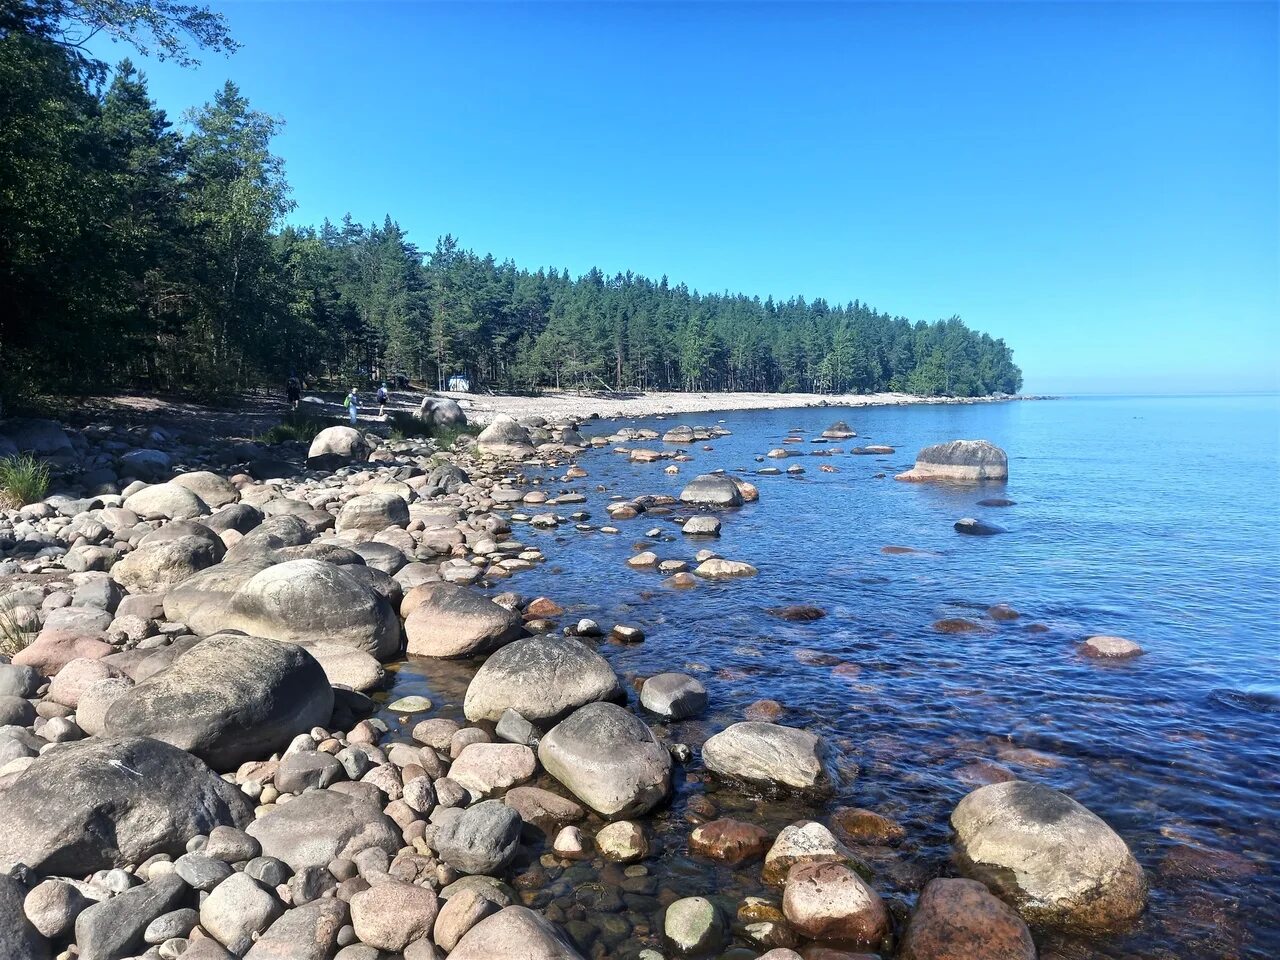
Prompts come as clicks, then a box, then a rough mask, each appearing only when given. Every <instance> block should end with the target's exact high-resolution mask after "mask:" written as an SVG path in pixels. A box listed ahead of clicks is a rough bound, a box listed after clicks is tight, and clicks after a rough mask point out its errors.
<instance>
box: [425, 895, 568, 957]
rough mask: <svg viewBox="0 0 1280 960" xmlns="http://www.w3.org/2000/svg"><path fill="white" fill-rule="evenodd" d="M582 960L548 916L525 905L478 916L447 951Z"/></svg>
mask: <svg viewBox="0 0 1280 960" xmlns="http://www.w3.org/2000/svg"><path fill="white" fill-rule="evenodd" d="M504 957H518V958H519V960H583V958H582V954H580V953H579V952H578V951H577V949H576V948H575V947H574V946H573V944H572V943H571V942H570V940H569V938H568V937H566V936H565V935H564V933H562V932H561V931H560V930H559V929H558V928H557V927H556V926H555V925H554V924H553V923H552V922H551V921H550V920H548V919H546V918H545V917H544V916H542V914H540V913H537V912H535V911H533V910H530V909H529V908H528V907H506V908H505V909H503V910H499V911H498V912H497V913H495V914H494V915H493V916H491V917H487V918H485V919H484V920H481V921H480V922H479V923H477V924H476V925H475V926H474V927H472V928H471V929H470V930H468V931H467V933H466V934H465V935H464V936H463V938H462V939H461V940H459V941H458V945H457V946H456V947H454V948H453V949H452V950H451V951H449V960H502V958H504Z"/></svg>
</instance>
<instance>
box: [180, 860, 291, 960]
mask: <svg viewBox="0 0 1280 960" xmlns="http://www.w3.org/2000/svg"><path fill="white" fill-rule="evenodd" d="M282 913H284V904H282V903H281V902H280V900H279V899H278V898H277V897H276V896H275V894H274V892H272V891H268V890H267V888H266V887H265V886H263V885H262V884H261V883H259V882H258V881H257V880H255V879H254V878H253V877H251V876H249V874H247V873H233V874H231V876H229V877H227V879H225V880H223V881H222V882H221V883H220V884H218V885H217V886H216V887H215V888H214V889H213V891H212V892H211V893H210V894H209V896H207V897H205V898H204V899H203V900H202V901H201V903H200V926H201V927H202V928H204V930H205V932H206V933H208V934H209V936H211V937H213V939H214V940H217V941H218V942H219V943H220V944H222V945H223V946H224V947H226V948H227V950H228V951H230V952H231V953H232V954H234V955H235V956H237V957H243V956H244V955H245V954H246V953H248V952H249V948H250V947H251V946H253V942H254V940H256V939H257V938H258V937H259V936H260V935H261V934H263V933H265V932H266V931H267V930H268V929H269V928H270V927H271V925H272V924H273V923H275V921H276V920H277V919H278V918H279V917H280V915H281V914H282Z"/></svg>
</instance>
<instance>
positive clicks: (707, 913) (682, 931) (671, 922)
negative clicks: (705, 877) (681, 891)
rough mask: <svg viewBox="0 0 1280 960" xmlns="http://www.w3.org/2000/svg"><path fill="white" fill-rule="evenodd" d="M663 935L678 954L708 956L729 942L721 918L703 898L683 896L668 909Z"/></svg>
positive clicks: (723, 921)
mask: <svg viewBox="0 0 1280 960" xmlns="http://www.w3.org/2000/svg"><path fill="white" fill-rule="evenodd" d="M662 934H663V937H664V938H665V939H666V941H667V943H669V944H670V945H671V947H672V949H674V950H675V951H676V952H677V953H679V954H682V955H684V956H707V955H709V954H716V953H719V952H720V950H721V949H722V948H723V947H724V945H725V942H726V940H727V939H728V925H727V924H726V923H725V920H724V915H723V914H722V913H721V912H720V911H719V909H717V908H716V905H715V904H714V903H712V902H711V901H710V900H708V899H707V898H706V897H685V898H683V899H681V900H677V901H676V902H675V903H673V904H671V906H669V907H667V913H666V916H665V917H664V918H663V921H662Z"/></svg>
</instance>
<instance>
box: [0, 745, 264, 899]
mask: <svg viewBox="0 0 1280 960" xmlns="http://www.w3.org/2000/svg"><path fill="white" fill-rule="evenodd" d="M0 809H4V810H5V811H6V815H5V816H4V817H3V818H0V867H3V866H5V865H12V864H14V863H25V864H26V865H27V866H29V867H31V868H32V869H34V870H38V871H40V872H41V873H45V874H51V873H63V874H69V875H72V876H83V875H84V874H85V873H87V872H90V871H93V870H101V869H108V868H111V867H116V866H122V865H124V864H136V863H141V862H142V861H143V860H145V859H147V858H148V857H150V856H152V855H154V854H157V853H168V854H171V855H174V856H177V855H178V854H181V853H183V852H184V851H185V849H186V843H187V841H188V840H189V839H190V838H191V837H193V836H195V835H196V834H208V833H209V831H210V830H212V829H213V828H214V827H216V826H241V825H242V824H244V823H246V822H247V821H248V820H249V819H250V817H251V816H252V813H253V807H252V805H251V804H250V803H249V801H248V800H247V798H246V797H245V795H244V794H243V793H241V792H240V790H239V789H237V788H236V787H235V786H234V785H232V784H229V783H226V782H225V781H223V780H221V779H220V778H219V777H218V776H217V775H216V774H215V773H213V771H211V770H210V769H209V768H208V767H207V766H205V764H204V763H203V762H202V761H201V760H199V759H197V758H196V757H193V756H191V754H189V753H187V752H186V751H184V750H179V749H178V748H177V747H173V746H170V745H169V744H167V743H162V742H161V741H159V740H151V739H147V738H145V737H124V738H114V737H94V738H92V739H88V740H81V741H78V742H75V743H68V744H64V745H62V746H59V747H58V748H57V749H56V750H51V751H49V752H47V753H44V754H42V755H41V756H39V757H37V758H36V760H35V761H34V762H33V763H32V764H31V765H30V766H29V767H27V768H26V769H25V770H23V771H22V772H21V773H20V774H18V775H17V777H16V778H15V779H14V780H12V781H11V782H10V783H8V784H6V785H5V786H4V787H3V788H0Z"/></svg>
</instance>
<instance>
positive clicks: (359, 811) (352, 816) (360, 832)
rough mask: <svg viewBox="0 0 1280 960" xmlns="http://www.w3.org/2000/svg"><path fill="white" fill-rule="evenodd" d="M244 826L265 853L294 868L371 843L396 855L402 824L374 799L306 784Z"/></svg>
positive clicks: (357, 850) (350, 853)
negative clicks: (304, 789) (306, 787)
mask: <svg viewBox="0 0 1280 960" xmlns="http://www.w3.org/2000/svg"><path fill="white" fill-rule="evenodd" d="M245 832H246V833H248V834H249V836H251V837H253V838H254V839H255V840H257V841H258V842H259V843H260V844H262V852H263V854H265V855H266V856H268V857H275V858H276V859H277V860H283V861H284V862H285V863H287V864H288V865H289V866H290V867H292V868H293V869H294V870H303V869H305V868H306V867H323V866H327V865H328V864H329V863H331V862H332V861H334V860H337V859H338V858H340V857H345V858H347V859H351V858H353V857H355V855H356V854H358V853H360V852H361V851H362V850H368V849H369V848H370V847H379V848H381V849H383V850H385V851H387V853H388V854H393V855H394V854H395V852H396V851H397V850H399V849H400V845H401V836H400V828H399V827H397V826H396V825H395V822H394V821H393V820H392V819H391V818H390V817H388V816H386V815H384V814H383V812H382V811H381V810H380V809H378V807H377V805H375V804H373V803H370V802H369V801H367V800H362V799H360V798H358V797H353V796H349V795H347V794H345V793H338V792H336V791H334V790H308V791H307V792H306V793H304V794H302V795H300V796H298V797H295V798H294V799H293V800H291V801H289V802H288V803H286V804H281V805H279V806H277V807H276V808H275V809H274V810H272V811H271V812H270V813H268V814H267V815H266V816H263V817H259V818H258V819H257V820H255V821H253V823H251V824H250V825H249V826H248V827H247V828H246V829H245Z"/></svg>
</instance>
